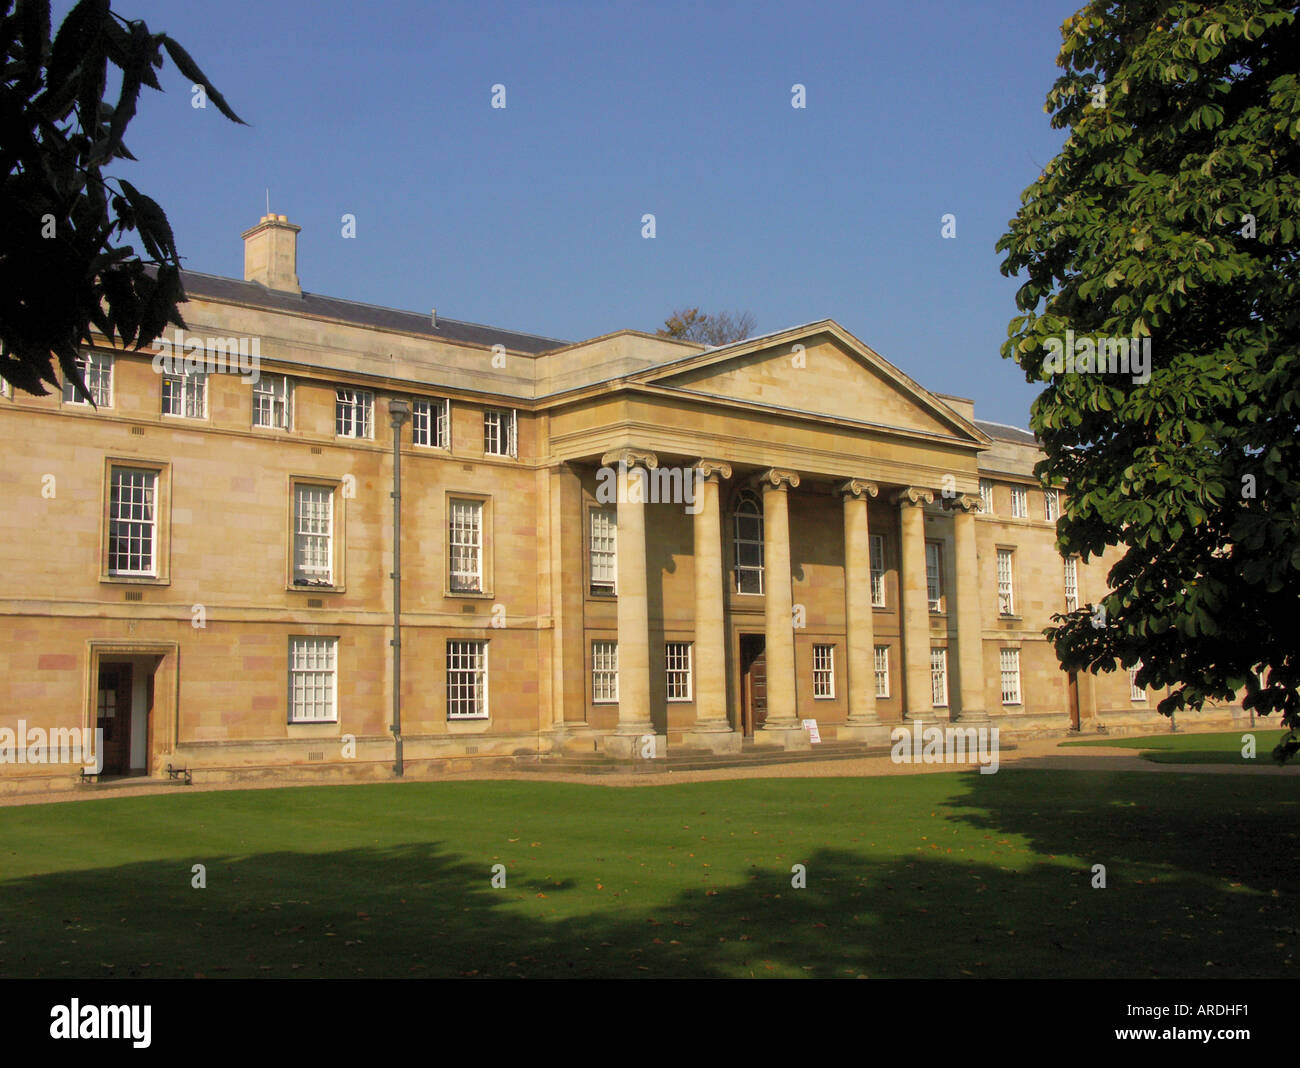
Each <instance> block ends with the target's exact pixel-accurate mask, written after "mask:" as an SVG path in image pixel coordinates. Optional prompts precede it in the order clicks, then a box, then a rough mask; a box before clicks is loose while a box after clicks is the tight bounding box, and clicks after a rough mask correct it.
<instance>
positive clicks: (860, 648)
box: [836, 478, 889, 744]
mask: <svg viewBox="0 0 1300 1068" xmlns="http://www.w3.org/2000/svg"><path fill="white" fill-rule="evenodd" d="M836 492H837V493H838V494H839V495H840V497H841V498H842V500H843V502H844V623H845V631H846V635H847V637H846V645H847V650H846V653H847V668H848V698H849V717H848V721H847V722H846V723H845V724H844V726H842V727H841V728H840V729H839V731H838V732H837V737H838V738H840V739H842V740H851V741H865V742H872V743H881V744H884V743H886V742H888V739H889V734H888V728H887V727H883V726H882V725H881V723H880V717H879V716H878V715H877V714H876V670H875V644H876V642H875V619H874V616H873V612H872V607H871V536H870V535H871V531H870V526H869V522H868V518H867V503H868V501H869V500H870V499H871V498H872V497H875V496H877V495H878V494H879V493H880V487H879V486H877V485H876V484H875V483H874V482H868V481H866V480H864V479H858V478H854V479H850V480H849V481H847V482H844V483H842V484H841V485H840V486H838V487H836Z"/></svg>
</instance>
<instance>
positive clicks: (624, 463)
mask: <svg viewBox="0 0 1300 1068" xmlns="http://www.w3.org/2000/svg"><path fill="white" fill-rule="evenodd" d="M611 464H618V465H619V466H620V467H629V468H631V467H646V468H649V469H650V470H652V471H653V470H654V469H655V468H656V467H658V466H659V457H658V456H656V455H655V454H654V453H652V452H645V451H644V450H641V449H631V448H624V449H614V450H613V451H611V452H607V453H605V455H604V456H602V457H601V458H600V466H601V467H609V466H610V465H611Z"/></svg>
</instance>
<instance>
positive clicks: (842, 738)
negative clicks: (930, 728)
mask: <svg viewBox="0 0 1300 1068" xmlns="http://www.w3.org/2000/svg"><path fill="white" fill-rule="evenodd" d="M899 726H902V724H900V723H881V722H879V721H876V722H875V723H846V724H844V726H842V727H837V728H836V730H835V740H836V741H839V742H859V743H861V744H863V745H870V746H881V747H884V746H889V745H892V744H893V740H892V739H891V738H890V736H889V732H890V731H892V730H893V729H894V728H895V727H899Z"/></svg>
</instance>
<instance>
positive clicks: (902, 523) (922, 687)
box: [894, 486, 935, 719]
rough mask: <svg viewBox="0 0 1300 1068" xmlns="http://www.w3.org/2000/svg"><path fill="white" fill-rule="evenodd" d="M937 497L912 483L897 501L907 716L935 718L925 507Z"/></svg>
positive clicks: (904, 705)
mask: <svg viewBox="0 0 1300 1068" xmlns="http://www.w3.org/2000/svg"><path fill="white" fill-rule="evenodd" d="M933 500H934V494H933V493H931V492H930V491H929V490H926V489H919V488H917V487H916V486H909V487H908V488H907V489H904V490H900V491H899V492H898V493H897V494H896V495H895V496H894V501H895V503H896V504H897V505H898V509H899V524H898V527H899V532H900V537H899V542H900V544H899V549H900V553H899V555H900V557H901V564H902V566H901V569H900V570H901V574H900V575H899V583H898V585H899V591H900V593H901V595H902V601H903V670H904V674H905V677H906V680H907V682H906V686H905V688H904V692H903V709H904V713H905V716H906V718H907V719H934V718H935V711H934V705H933V701H932V695H931V690H930V602H929V598H928V597H927V595H926V587H925V506H926V505H927V504H929V503H930V502H931V501H933Z"/></svg>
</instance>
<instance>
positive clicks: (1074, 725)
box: [1069, 671, 1080, 731]
mask: <svg viewBox="0 0 1300 1068" xmlns="http://www.w3.org/2000/svg"><path fill="white" fill-rule="evenodd" d="M1069 690H1070V730H1072V731H1077V730H1078V729H1079V726H1080V724H1079V673H1078V672H1077V671H1071V672H1070V683H1069Z"/></svg>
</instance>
